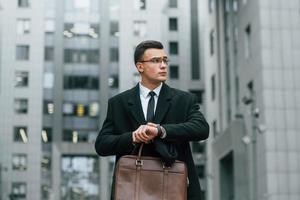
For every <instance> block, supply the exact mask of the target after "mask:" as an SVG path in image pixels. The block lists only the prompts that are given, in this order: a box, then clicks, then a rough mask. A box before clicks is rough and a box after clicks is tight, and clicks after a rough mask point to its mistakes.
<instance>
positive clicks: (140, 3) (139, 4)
mask: <svg viewBox="0 0 300 200" xmlns="http://www.w3.org/2000/svg"><path fill="white" fill-rule="evenodd" d="M135 8H136V9H137V10H145V9H146V0H135Z"/></svg>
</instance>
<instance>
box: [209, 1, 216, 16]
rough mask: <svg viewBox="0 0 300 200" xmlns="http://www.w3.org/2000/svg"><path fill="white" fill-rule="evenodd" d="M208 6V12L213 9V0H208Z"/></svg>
mask: <svg viewBox="0 0 300 200" xmlns="http://www.w3.org/2000/svg"><path fill="white" fill-rule="evenodd" d="M208 7H209V8H208V9H209V12H210V13H211V12H213V11H214V9H215V0H208Z"/></svg>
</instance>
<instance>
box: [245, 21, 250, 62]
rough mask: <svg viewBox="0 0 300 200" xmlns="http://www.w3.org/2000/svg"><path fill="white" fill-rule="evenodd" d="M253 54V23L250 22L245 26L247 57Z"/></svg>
mask: <svg viewBox="0 0 300 200" xmlns="http://www.w3.org/2000/svg"><path fill="white" fill-rule="evenodd" d="M250 56H251V25H250V24H248V25H247V26H246V28H245V58H249V57H250Z"/></svg>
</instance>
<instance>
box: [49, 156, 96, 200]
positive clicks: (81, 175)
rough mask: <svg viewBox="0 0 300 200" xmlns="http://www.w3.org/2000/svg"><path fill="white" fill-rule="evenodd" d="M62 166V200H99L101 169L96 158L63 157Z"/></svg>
mask: <svg viewBox="0 0 300 200" xmlns="http://www.w3.org/2000/svg"><path fill="white" fill-rule="evenodd" d="M60 164H61V165H60V167H61V168H60V170H61V173H62V174H63V176H62V177H61V185H60V191H61V198H60V199H74V200H76V199H91V200H92V199H99V192H98V191H99V190H98V189H97V188H98V187H99V185H100V183H99V182H100V177H99V171H100V170H99V169H100V168H99V159H98V158H97V157H96V156H82V155H62V157H61V162H60ZM82 183H84V184H82ZM78 191H80V192H79V193H78ZM51 193H52V192H51Z"/></svg>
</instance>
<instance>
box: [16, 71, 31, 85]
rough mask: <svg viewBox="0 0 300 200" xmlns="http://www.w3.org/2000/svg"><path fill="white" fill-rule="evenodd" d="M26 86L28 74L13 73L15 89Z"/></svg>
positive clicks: (21, 72)
mask: <svg viewBox="0 0 300 200" xmlns="http://www.w3.org/2000/svg"><path fill="white" fill-rule="evenodd" d="M26 86H28V72H25V71H16V72H15V87H26Z"/></svg>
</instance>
